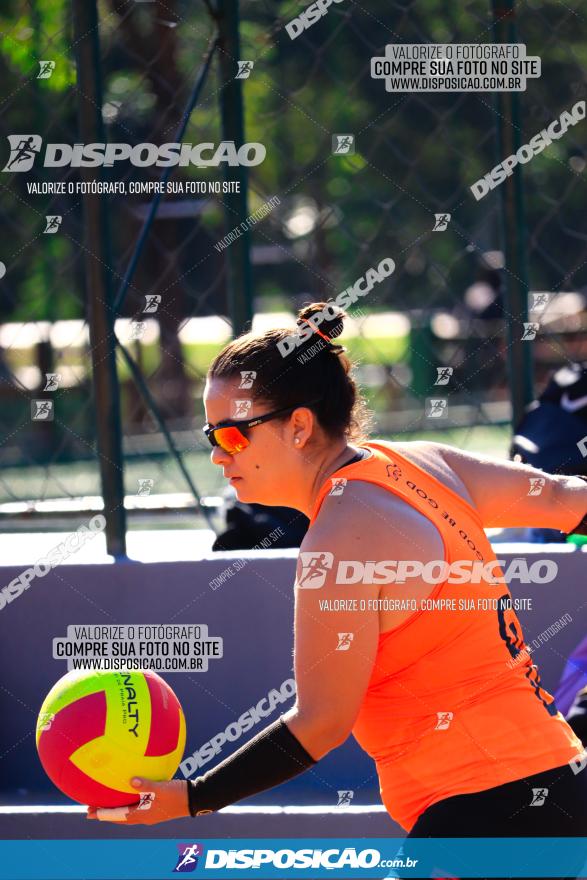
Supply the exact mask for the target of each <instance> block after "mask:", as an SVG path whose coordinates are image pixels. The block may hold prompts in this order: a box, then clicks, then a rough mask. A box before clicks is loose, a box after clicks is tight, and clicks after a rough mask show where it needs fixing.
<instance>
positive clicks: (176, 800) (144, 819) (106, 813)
mask: <svg viewBox="0 0 587 880" xmlns="http://www.w3.org/2000/svg"><path fill="white" fill-rule="evenodd" d="M130 784H131V785H132V787H133V788H136V789H137V790H138V791H140V792H141V795H142V796H141V800H140V802H139V803H138V804H132V805H131V806H128V807H113V808H111V809H107V808H105V807H88V812H87V815H86V818H87V819H98V820H99V821H100V822H125V823H126V824H127V825H156V824H157V822H167V821H168V820H169V819H181V818H183V817H184V816H189V815H190V811H189V805H188V784H187V782H186V780H185V779H171V780H170V781H169V782H152V781H151V780H150V779H139V778H138V777H134V778H133V779H131V780H130Z"/></svg>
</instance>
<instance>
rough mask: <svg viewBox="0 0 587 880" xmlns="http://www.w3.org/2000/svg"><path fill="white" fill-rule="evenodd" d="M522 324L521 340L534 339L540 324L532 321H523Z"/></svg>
mask: <svg viewBox="0 0 587 880" xmlns="http://www.w3.org/2000/svg"><path fill="white" fill-rule="evenodd" d="M522 323H523V324H524V332H523V333H522V342H526V341H527V340H530V341H531V340H532V339H536V334H537V333H538V330H539V329H540V324H537V323H536V322H534V321H523V322H522Z"/></svg>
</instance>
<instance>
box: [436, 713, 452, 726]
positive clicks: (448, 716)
mask: <svg viewBox="0 0 587 880" xmlns="http://www.w3.org/2000/svg"><path fill="white" fill-rule="evenodd" d="M436 717H437V718H438V721H437V722H436V727H435V728H434V730H448V728H449V727H450V722H451V721H452V719H453V717H454V716H453V713H452V712H437V713H436Z"/></svg>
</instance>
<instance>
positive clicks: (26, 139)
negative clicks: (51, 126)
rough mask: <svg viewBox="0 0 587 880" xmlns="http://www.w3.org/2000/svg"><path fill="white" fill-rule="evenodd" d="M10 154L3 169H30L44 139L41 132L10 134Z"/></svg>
mask: <svg viewBox="0 0 587 880" xmlns="http://www.w3.org/2000/svg"><path fill="white" fill-rule="evenodd" d="M7 137H8V143H9V145H10V156H9V159H8V162H7V163H6V165H5V166H4V168H3V169H2V171H30V170H31V168H32V167H33V164H34V161H35V159H36V157H37V153H39V152H40V150H41V145H42V143H43V140H42V138H41V135H40V134H9V135H8V136H7Z"/></svg>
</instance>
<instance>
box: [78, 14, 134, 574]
mask: <svg viewBox="0 0 587 880" xmlns="http://www.w3.org/2000/svg"><path fill="white" fill-rule="evenodd" d="M73 27H74V39H75V46H76V65H77V96H78V123H79V132H80V136H81V140H82V141H83V142H84V143H103V142H104V141H105V139H106V138H105V134H104V125H103V121H102V83H101V71H100V39H99V31H98V13H97V8H96V0H73ZM80 175H81V178H82V180H83V181H84V182H92V181H98V180H100V179H102V169H101V167H100V166H98V167H96V168H80ZM83 209H84V245H85V254H84V264H85V276H86V286H87V296H88V307H89V325H90V344H91V351H92V373H93V388H94V402H95V419H96V438H97V445H98V460H99V466H100V476H101V482H102V495H103V498H104V515H105V517H106V546H107V549H108V553H110V554H111V555H112V556H114V557H124V556H126V515H125V510H124V482H123V458H122V437H121V433H122V432H121V424H120V399H119V389H118V377H117V374H116V360H115V337H114V310H113V298H112V280H111V277H110V265H111V258H110V244H109V243H110V238H109V223H108V210H107V201H106V196H104V195H100V194H97V193H86V194H84V196H83Z"/></svg>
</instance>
